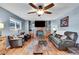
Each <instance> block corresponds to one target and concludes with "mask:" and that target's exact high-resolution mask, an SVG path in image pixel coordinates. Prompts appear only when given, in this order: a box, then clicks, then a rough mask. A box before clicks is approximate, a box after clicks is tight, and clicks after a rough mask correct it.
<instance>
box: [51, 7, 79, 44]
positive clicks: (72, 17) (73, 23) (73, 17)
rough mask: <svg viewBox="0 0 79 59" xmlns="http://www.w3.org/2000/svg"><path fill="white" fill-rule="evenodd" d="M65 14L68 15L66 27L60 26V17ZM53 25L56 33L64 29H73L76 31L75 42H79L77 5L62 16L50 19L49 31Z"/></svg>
mask: <svg viewBox="0 0 79 59" xmlns="http://www.w3.org/2000/svg"><path fill="white" fill-rule="evenodd" d="M65 16H69V26H68V27H60V19H62V18H63V17H65ZM53 25H56V26H57V33H59V34H64V32H65V31H73V32H77V33H78V39H77V43H79V7H77V8H75V9H74V10H72V11H70V12H69V13H67V14H65V15H63V16H62V17H60V18H58V19H55V20H52V23H51V32H52V29H53Z"/></svg>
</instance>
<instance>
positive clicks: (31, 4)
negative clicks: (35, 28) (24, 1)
mask: <svg viewBox="0 0 79 59" xmlns="http://www.w3.org/2000/svg"><path fill="white" fill-rule="evenodd" d="M29 5H30V6H32V7H33V8H35V9H38V8H37V6H35V5H34V4H33V3H29Z"/></svg>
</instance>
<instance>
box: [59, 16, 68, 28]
mask: <svg viewBox="0 0 79 59" xmlns="http://www.w3.org/2000/svg"><path fill="white" fill-rule="evenodd" d="M68 26H69V16H66V17H64V18H62V19H61V20H60V27H68Z"/></svg>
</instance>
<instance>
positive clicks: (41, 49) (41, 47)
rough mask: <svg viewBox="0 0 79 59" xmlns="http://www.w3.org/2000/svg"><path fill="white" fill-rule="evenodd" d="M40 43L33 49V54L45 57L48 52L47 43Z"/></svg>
mask: <svg viewBox="0 0 79 59" xmlns="http://www.w3.org/2000/svg"><path fill="white" fill-rule="evenodd" d="M39 42H40V41H38V44H37V45H35V46H34V48H33V54H34V55H43V54H44V52H45V51H46V50H47V46H46V43H45V44H43V41H41V43H39ZM44 42H45V41H44Z"/></svg>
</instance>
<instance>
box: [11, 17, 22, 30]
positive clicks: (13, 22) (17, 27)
mask: <svg viewBox="0 0 79 59" xmlns="http://www.w3.org/2000/svg"><path fill="white" fill-rule="evenodd" d="M21 23H22V22H21V21H19V20H16V19H14V18H10V29H15V30H21V25H22V24H21Z"/></svg>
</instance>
